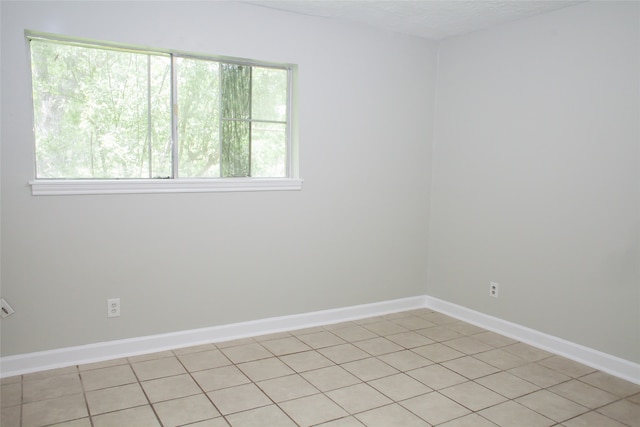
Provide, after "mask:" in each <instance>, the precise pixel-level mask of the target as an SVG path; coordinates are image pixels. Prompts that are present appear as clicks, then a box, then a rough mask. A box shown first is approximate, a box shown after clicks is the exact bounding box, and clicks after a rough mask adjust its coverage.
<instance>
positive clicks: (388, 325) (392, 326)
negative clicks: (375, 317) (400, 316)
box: [362, 320, 409, 337]
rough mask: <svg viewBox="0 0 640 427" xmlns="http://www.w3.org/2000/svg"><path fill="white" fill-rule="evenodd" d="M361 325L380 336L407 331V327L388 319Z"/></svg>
mask: <svg viewBox="0 0 640 427" xmlns="http://www.w3.org/2000/svg"><path fill="white" fill-rule="evenodd" d="M362 326H364V327H365V328H366V329H367V330H369V331H371V332H373V333H374V334H377V335H380V336H381V337H383V336H386V335H395V334H400V333H402V332H408V331H409V329H407V328H405V327H404V326H401V325H399V324H398V323H397V322H395V321H390V320H383V321H381V322H373V323H367V324H364V325H362Z"/></svg>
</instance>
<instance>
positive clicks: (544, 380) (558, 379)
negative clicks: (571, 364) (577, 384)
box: [507, 363, 571, 388]
mask: <svg viewBox="0 0 640 427" xmlns="http://www.w3.org/2000/svg"><path fill="white" fill-rule="evenodd" d="M507 372H509V373H511V374H513V375H516V376H518V377H520V378H522V379H523V380H527V381H529V382H530V383H533V384H535V385H538V386H540V387H542V388H546V387H551V386H554V385H556V384H560V383H562V382H565V381H568V380H570V379H571V378H570V377H568V376H566V375H564V374H561V373H560V372H557V371H554V370H553V369H549V368H547V367H544V366H542V365H539V364H537V363H530V364H528V365H524V366H518V367H517V368H513V369H509V370H508V371H507Z"/></svg>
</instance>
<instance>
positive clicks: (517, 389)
mask: <svg viewBox="0 0 640 427" xmlns="http://www.w3.org/2000/svg"><path fill="white" fill-rule="evenodd" d="M475 381H476V382H477V383H479V384H482V385H483V386H485V387H487V388H488V389H491V390H493V391H495V392H496V393H499V394H501V395H503V396H505V397H507V398H509V399H515V398H516V397H520V396H524V395H525V394H529V393H533V392H534V391H536V390H539V389H540V387H539V386H537V385H535V384H532V383H530V382H529V381H525V380H523V379H522V378H520V377H517V376H515V375H512V374H510V373H508V372H498V373H495V374H493V375H489V376H486V377H482V378H478V379H477V380H475Z"/></svg>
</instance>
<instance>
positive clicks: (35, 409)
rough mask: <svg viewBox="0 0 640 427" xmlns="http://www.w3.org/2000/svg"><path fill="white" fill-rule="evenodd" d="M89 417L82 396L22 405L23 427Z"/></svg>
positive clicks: (76, 395)
mask: <svg viewBox="0 0 640 427" xmlns="http://www.w3.org/2000/svg"><path fill="white" fill-rule="evenodd" d="M87 416H89V414H88V413H87V405H86V403H85V400H84V396H83V395H82V394H74V395H70V396H64V397H58V398H56V399H47V400H40V401H37V402H31V403H25V404H24V405H22V427H37V426H38V427H39V426H46V425H49V424H55V423H61V422H64V421H70V420H74V419H77V418H84V417H87Z"/></svg>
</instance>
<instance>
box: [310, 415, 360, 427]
mask: <svg viewBox="0 0 640 427" xmlns="http://www.w3.org/2000/svg"><path fill="white" fill-rule="evenodd" d="M363 426H364V424H362V423H361V422H360V421H358V420H357V419H356V418H354V417H353V416H350V417H344V418H340V419H337V420H334V421H329V422H328V423H322V424H318V427H363Z"/></svg>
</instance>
